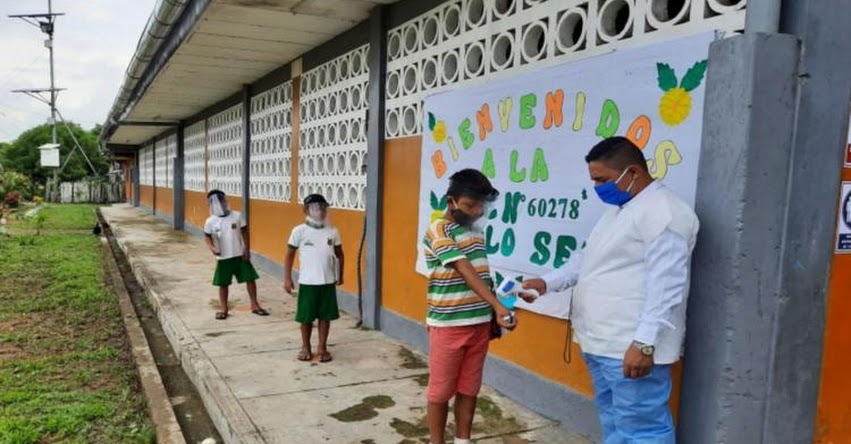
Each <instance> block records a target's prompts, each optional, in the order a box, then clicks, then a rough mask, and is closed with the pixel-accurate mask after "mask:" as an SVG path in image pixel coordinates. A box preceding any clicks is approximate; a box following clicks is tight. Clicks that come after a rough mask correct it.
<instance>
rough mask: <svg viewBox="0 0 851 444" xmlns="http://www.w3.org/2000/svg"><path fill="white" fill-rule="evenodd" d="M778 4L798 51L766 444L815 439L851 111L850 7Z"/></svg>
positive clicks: (838, 1)
mask: <svg viewBox="0 0 851 444" xmlns="http://www.w3.org/2000/svg"><path fill="white" fill-rule="evenodd" d="M783 4H784V8H783V10H782V11H781V25H780V32H783V33H788V34H793V35H795V36H797V37H798V38H799V39H800V40H801V44H802V48H801V57H800V68H799V71H798V96H797V113H796V118H795V125H794V138H793V145H792V146H793V149H792V153H791V168H790V169H789V171H788V184H787V185H788V186H787V188H786V189H784V190H783V191H784V192H786V193H788V198H787V205H786V206H787V214H786V224H785V226H784V233H783V234H784V238H785V242H784V245H783V250H782V251H781V254H782V268H781V270H782V272H781V275H780V279H781V285H780V303H779V307H778V312H777V316H776V319H775V323H774V342H773V344H772V349H773V351H774V353H773V355H772V362H771V366H772V373H771V379H770V384H769V386H768V393H769V398H768V403H767V405H766V413H765V423H764V428H765V431H764V436H765V440H764V441H763V442H765V443H777V444H784V443H801V442H806V443H810V442H812V440H813V434H814V428H815V421H816V415H817V402H818V392H819V383H820V378H821V367H822V366H821V364H822V352H823V347H824V329H825V318H826V311H827V309H828V308H827V286H828V279H829V274H830V265H831V262H832V259H833V249H834V245H833V242H834V239H835V237H834V236H835V232H836V231H835V230H836V214H837V213H836V210H837V208H836V205H837V200H838V199H839V188H840V181H841V174H842V166H843V159H844V157H843V153H844V148H845V146H846V143H847V140H848V139H847V137H848V132H847V127H848V114H849V104H851V26H849V23H851V2H849V1H848V0H784V2H783ZM847 296H848V294H847V293H846V294H842V293H837V294H833V295H832V297H837V298H838V297H847ZM829 389H830V388H829V387H828V388H827V390H829Z"/></svg>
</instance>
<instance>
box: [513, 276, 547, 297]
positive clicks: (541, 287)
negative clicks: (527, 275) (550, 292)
mask: <svg viewBox="0 0 851 444" xmlns="http://www.w3.org/2000/svg"><path fill="white" fill-rule="evenodd" d="M520 285H521V286H522V287H523V288H524V289H526V290H535V291H537V292H538V294H539V295H541V296H543V295H544V294H545V293H546V292H547V282H546V281H544V280H543V279H541V278H535V279H528V280H525V281H523V283H522V284H520ZM520 297H521V298H523V300H524V301H526V302H534V301H535V299H537V297H536V296H535V295H533V294H530V293H520Z"/></svg>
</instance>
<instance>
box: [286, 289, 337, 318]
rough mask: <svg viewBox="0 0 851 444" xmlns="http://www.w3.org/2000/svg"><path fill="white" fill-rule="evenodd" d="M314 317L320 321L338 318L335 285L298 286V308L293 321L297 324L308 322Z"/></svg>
mask: <svg viewBox="0 0 851 444" xmlns="http://www.w3.org/2000/svg"><path fill="white" fill-rule="evenodd" d="M316 319H319V320H320V321H333V320H335V319H340V309H339V308H337V286H336V285H334V284H328V285H299V286H298V309H297V310H296V313H295V321H296V322H298V323H299V324H310V323H312V322H313V321H314V320H316Z"/></svg>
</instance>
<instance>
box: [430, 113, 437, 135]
mask: <svg viewBox="0 0 851 444" xmlns="http://www.w3.org/2000/svg"><path fill="white" fill-rule="evenodd" d="M436 123H437V119H435V118H434V114H432V113H428V129H429V130H430V131H434V125H435V124H436Z"/></svg>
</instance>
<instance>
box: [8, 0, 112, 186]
mask: <svg viewBox="0 0 851 444" xmlns="http://www.w3.org/2000/svg"><path fill="white" fill-rule="evenodd" d="M63 15H65V14H64V13H61V12H60V13H56V12H53V0H47V13H33V14H14V15H10V16H9V17H10V18H16V19H20V20H23V21H24V22H26V23H29V24H30V25H33V26H35V27H36V28H38V29H39V30H40V31H41V32H43V33H44V34H46V35H47V40H45V41H44V47H45V48H47V50H48V51H49V52H50V88H29V89H16V90H13V91H12V92H14V93H19V94H26V95H27V96H30V97H32V98H34V99H36V100H38V101H39V102H42V103H44V104H46V105H48V106H50V124H51V140H52V141H53V143H52V144H51V146H52V147H53V148H50V149H58V146H59V144H58V143H57V140H56V125H57V121H56V116H57V115H59V118H60V119H62V124H63V125H64V126H65V129H66V130H68V133H69V134H70V135H71V138H72V139H73V140H74V145H75V147H74V149H73V150H72V151H71V152H70V153H68V157H67V158H66V159H65V163H64V164H63V165H62V168H59V169H54V170H53V186H54V187H58V186H59V173H60V172H62V170H64V169H65V166H66V165H68V161H69V160H71V156H72V155H73V154H74V151H76V150H77V149H79V150H80V153H82V155H83V158H85V159H86V163H88V165H89V168H91V169H92V173H93V174H94V175H96V176H97V174H98V173H97V170H96V169H95V168H94V166H93V165H92V163H91V161H90V160H89V158H88V156H86V152H85V150H83V147H82V146H80V143H79V142H78V141H77V138H76V137H75V136H74V133H73V132H72V131H71V128H70V127H69V126H68V123H67V122H65V119H64V118H63V117H62V114H61V113H59V110H58V109H57V108H56V98H57V96H58V95H59V91H64V90H65V88H57V87H56V83H55V76H54V72H53V31H54V25H55V23H56V17H59V16H63ZM51 191H52V190H51V187H48V193H51ZM57 194H58V193H57ZM49 197H50V196H48V199H49ZM54 197H56V196H54Z"/></svg>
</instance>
